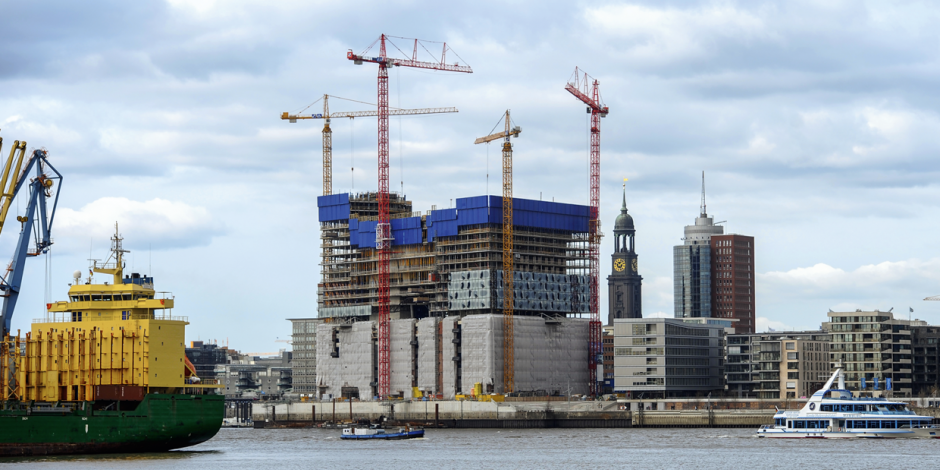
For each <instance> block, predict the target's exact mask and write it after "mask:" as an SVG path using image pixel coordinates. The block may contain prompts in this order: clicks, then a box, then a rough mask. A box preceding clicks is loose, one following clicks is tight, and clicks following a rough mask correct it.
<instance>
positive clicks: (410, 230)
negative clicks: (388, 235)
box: [391, 217, 422, 245]
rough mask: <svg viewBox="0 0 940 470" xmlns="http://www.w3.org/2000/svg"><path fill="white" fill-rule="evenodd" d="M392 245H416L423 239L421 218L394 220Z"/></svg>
mask: <svg viewBox="0 0 940 470" xmlns="http://www.w3.org/2000/svg"><path fill="white" fill-rule="evenodd" d="M391 223H392V238H394V240H392V245H416V244H419V243H421V242H422V239H421V217H406V218H404V219H392V221H391Z"/></svg>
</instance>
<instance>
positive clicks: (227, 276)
mask: <svg viewBox="0 0 940 470" xmlns="http://www.w3.org/2000/svg"><path fill="white" fill-rule="evenodd" d="M445 5H446V6H445ZM0 17H2V18H6V19H8V21H5V22H4V26H3V28H0V57H2V58H3V60H0V136H2V137H3V138H4V147H3V158H6V156H7V155H8V152H9V148H10V145H11V143H12V141H13V140H15V139H19V140H26V141H27V142H28V143H29V146H30V147H45V148H46V149H48V150H49V153H50V158H51V159H52V161H53V162H54V164H55V165H57V167H58V168H59V170H60V171H61V172H62V173H63V174H64V175H65V181H64V185H63V187H62V190H61V191H62V192H61V194H62V198H61V201H60V204H61V205H60V207H59V212H58V215H57V219H56V222H55V226H54V237H55V240H56V243H55V246H54V249H53V254H52V259H51V260H48V262H47V263H46V265H48V266H49V267H48V268H47V267H45V266H44V263H42V262H40V261H38V260H31V261H30V264H29V266H28V268H27V269H28V273H27V279H26V280H25V282H24V284H25V287H24V292H23V300H22V303H21V304H20V306H19V309H18V310H17V312H16V317H15V318H14V322H13V324H14V329H16V328H22V329H26V328H28V325H29V322H30V321H31V319H33V318H37V317H40V316H41V315H42V313H43V311H44V305H43V303H44V301H45V300H46V299H45V297H46V294H44V290H45V289H43V287H44V285H45V282H44V280H43V279H44V275H45V274H46V272H45V271H46V270H47V269H48V270H49V272H48V277H49V279H51V281H50V283H49V285H48V287H47V288H48V290H49V291H51V293H52V298H53V299H64V297H65V294H66V291H67V289H68V286H67V284H68V282H70V281H71V273H72V272H73V271H74V270H76V269H85V268H87V265H88V261H87V260H88V258H89V257H91V258H106V257H107V252H106V248H107V244H108V237H109V235H110V233H111V232H112V231H113V224H114V222H115V221H118V222H120V224H121V231H122V233H123V235H124V236H125V245H126V247H128V248H130V249H131V250H132V254H131V255H130V257H129V259H128V262H129V265H130V266H131V267H132V268H133V270H134V271H139V272H150V273H153V274H154V275H155V276H156V278H157V279H156V281H157V283H158V285H157V287H158V289H159V290H167V291H172V292H173V294H174V295H175V296H176V299H177V305H178V307H177V308H176V309H175V312H174V313H175V314H177V315H186V316H189V318H190V321H191V325H190V327H189V329H188V333H187V334H188V335H189V338H188V339H213V338H215V339H218V340H220V341H222V342H224V341H226V340H228V341H229V343H230V345H231V346H233V347H236V348H239V349H242V350H246V351H250V352H268V351H276V350H277V349H278V348H282V347H284V346H285V345H284V344H283V343H277V342H275V340H276V339H277V338H281V339H284V338H286V337H288V336H289V335H290V324H289V322H287V321H286V320H285V319H286V318H292V317H304V316H314V315H315V314H316V300H315V297H314V295H315V294H314V292H315V290H314V288H315V284H316V283H317V282H318V279H319V267H318V251H319V248H318V230H317V221H316V196H317V195H319V194H321V193H322V187H321V178H320V174H321V173H320V172H321V158H320V157H321V151H320V146H321V139H320V131H321V126H322V123H320V122H318V121H304V122H300V123H296V124H289V123H287V122H283V121H281V120H280V119H279V115H280V113H281V112H283V111H291V112H294V111H300V110H302V109H304V108H305V107H306V106H307V105H309V104H310V103H312V102H314V101H315V100H317V99H318V98H319V97H320V96H322V95H323V94H324V93H328V94H331V95H336V96H342V97H345V98H350V99H354V100H359V101H363V102H366V103H374V102H375V94H376V79H375V75H376V67H375V66H374V65H368V64H367V65H363V66H355V65H353V64H352V63H351V62H350V61H348V60H347V59H346V51H347V50H348V49H353V50H354V51H356V52H362V51H363V50H365V49H366V48H367V47H368V46H369V45H370V44H372V43H373V41H374V40H375V39H376V38H378V37H379V35H380V34H381V33H386V34H389V35H393V36H402V37H417V38H421V39H427V40H433V41H446V42H447V44H448V45H449V46H450V47H451V48H452V50H453V52H454V53H456V54H458V55H459V57H458V56H454V55H451V54H448V58H449V61H450V60H459V61H460V62H461V63H466V64H469V65H470V66H472V67H473V71H474V73H473V74H458V73H445V72H431V71H425V70H416V69H407V68H396V69H393V70H392V71H391V73H390V87H389V91H390V93H389V94H390V103H391V105H392V106H396V107H402V108H418V107H437V106H455V107H457V108H459V109H460V113H459V114H448V115H434V116H415V117H406V118H400V119H396V118H393V119H392V121H391V132H390V134H391V144H390V147H391V168H392V169H391V180H392V186H393V188H394V189H396V190H403V191H404V192H405V194H406V195H407V196H408V197H409V199H411V200H412V201H414V204H415V208H416V209H417V210H427V209H430V208H431V206H432V205H437V207H439V208H440V207H446V206H447V205H449V204H450V203H451V199H452V198H457V197H465V196H472V195H480V194H485V193H487V192H489V193H490V194H499V191H500V188H499V166H498V165H499V160H498V153H499V150H498V148H497V147H495V146H491V147H490V148H487V146H483V145H477V146H474V145H473V140H474V138H476V137H479V136H481V135H485V134H487V133H489V132H490V130H491V129H492V128H493V126H494V125H495V124H496V122H497V121H498V120H499V118H500V114H501V113H502V112H503V111H504V110H505V109H507V108H510V109H512V116H513V121H515V123H516V124H518V125H520V126H522V128H523V133H522V136H520V138H519V139H517V140H515V141H514V143H515V154H514V158H515V160H514V161H515V182H514V184H515V194H516V196H517V197H527V198H533V199H538V198H539V197H541V198H543V199H546V200H550V199H553V198H554V200H556V201H563V202H572V203H582V204H583V203H587V200H588V187H587V184H588V181H587V151H588V149H587V142H588V128H587V124H588V122H587V115H586V114H585V112H584V106H583V105H581V104H580V103H579V102H577V101H576V100H575V98H574V97H572V96H571V95H569V94H568V93H567V92H565V90H564V85H565V83H566V82H567V80H568V79H569V77H570V76H571V74H572V72H573V70H574V68H575V66H578V67H581V68H582V69H584V70H586V71H587V72H588V73H590V74H591V75H592V76H594V77H595V78H597V79H598V80H599V81H600V83H601V91H602V96H603V99H604V101H605V102H606V104H607V105H608V106H609V107H610V110H611V111H610V115H609V117H608V118H606V119H605V120H604V121H603V133H602V154H601V155H602V156H601V160H602V163H601V168H602V200H601V202H602V220H603V221H604V224H605V227H607V228H608V229H609V228H610V227H612V224H613V220H614V218H615V217H616V215H617V213H618V210H619V207H620V197H621V184H622V181H623V178H625V177H626V178H629V180H630V181H629V183H627V184H628V187H627V199H628V205H629V207H630V212H631V214H632V215H633V216H634V217H635V219H636V223H637V228H638V234H637V246H638V252H639V255H640V270H641V274H642V275H643V276H644V290H643V295H644V315H646V316H657V315H658V316H663V315H668V316H671V314H672V300H673V299H672V249H671V247H672V246H673V245H675V244H678V243H681V241H680V237H681V236H682V228H683V226H684V225H687V224H690V223H692V222H693V219H694V217H695V216H696V215H697V213H698V210H699V197H700V189H701V188H700V174H701V172H702V171H705V172H706V178H707V189H708V212H709V214H711V215H713V216H714V217H715V218H716V220H726V221H727V223H726V224H725V225H726V227H727V230H728V231H729V232H733V233H741V234H746V235H752V236H754V237H755V238H756V246H757V271H758V276H757V282H758V288H757V315H758V317H759V319H758V326H759V328H760V329H765V328H767V327H768V326H769V327H773V328H777V329H780V328H816V327H819V324H820V323H821V322H822V321H824V319H825V314H826V312H827V311H828V309H830V308H831V309H833V310H846V309H849V310H854V309H856V308H864V309H874V308H879V309H882V310H887V309H889V308H892V307H894V309H895V310H894V311H895V312H904V314H906V313H907V312H908V308H909V307H913V308H914V310H915V313H914V316H916V317H919V318H922V319H926V320H928V321H930V322H932V323H935V324H940V303H932V302H924V301H923V300H922V299H923V298H924V297H927V296H930V295H937V294H940V254H938V253H937V249H936V247H937V242H936V240H934V239H933V236H934V235H936V232H937V230H936V226H937V224H938V220H940V210H938V203H940V186H938V176H940V161H938V159H937V157H936V156H937V154H938V150H940V138H938V135H940V115H938V109H940V98H938V96H940V94H938V93H937V91H938V79H940V60H938V59H940V57H938V52H937V51H938V45H940V40H938V39H940V37H938V32H940V30H938V29H937V28H936V24H938V20H940V8H938V7H937V6H936V5H934V4H933V3H931V2H904V1H895V2H878V1H856V0H853V1H838V0H833V1H820V0H814V1H799V0H791V1H786V2H783V1H780V2H774V1H740V2H734V1H722V2H687V1H682V2H679V1H655V2H652V1H650V2H642V1H639V2H629V3H628V2H624V3H612V2H603V1H600V2H597V1H595V2H577V1H574V2H572V1H564V2H561V1H551V0H548V1H546V0H543V1H539V2H525V1H516V2H509V3H507V2H488V1H483V2H473V3H472V4H468V5H466V6H454V5H450V4H444V3H437V4H432V3H429V2H413V1H402V2H295V1H280V2H263V1H226V2H220V1H212V0H186V1H184V0H168V1H151V0H139V1H135V2H123V1H96V0H89V1H86V2H80V3H77V2H72V1H34V2H11V1H7V2H0ZM396 41H398V40H396ZM399 42H401V44H400V47H401V48H402V49H405V48H406V47H407V46H406V45H405V42H404V41H399ZM436 47H439V45H437V46H436ZM396 53H397V51H396ZM427 58H428V59H430V56H428V57H427ZM318 106H320V105H319V104H316V105H314V106H313V107H312V108H310V110H309V111H313V110H316V109H317V107H318ZM331 109H332V110H333V111H345V110H348V111H355V110H360V109H368V106H365V105H363V104H359V103H353V102H341V101H336V100H331ZM309 111H308V112H309ZM333 129H334V133H333V144H334V168H335V169H334V183H333V187H334V192H343V191H349V190H354V191H364V190H374V189H375V187H376V169H375V167H376V124H375V121H374V120H373V119H371V118H365V119H359V120H355V121H347V120H335V121H334V123H333ZM353 168H354V170H353ZM488 172H489V176H490V178H489V180H488V179H487V173H488ZM23 204H24V203H23V202H19V203H18V207H19V209H18V210H20V211H22V210H23V209H22V206H23ZM14 226H15V224H10V225H8V227H7V231H5V232H4V233H3V234H2V237H0V249H2V250H4V251H3V252H5V253H9V252H11V251H12V246H13V245H12V244H13V239H14V238H15V235H16V233H15V232H16V230H15V229H14V228H11V227H14ZM612 243H613V242H612V237H610V236H608V237H607V238H606V239H605V246H604V252H603V253H602V259H603V264H602V272H604V273H608V272H610V257H609V254H610V252H611V245H612ZM603 294H604V297H603V298H606V293H603ZM606 314H607V313H606V305H604V308H603V312H602V316H603V318H606Z"/></svg>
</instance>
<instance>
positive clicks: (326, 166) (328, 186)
mask: <svg viewBox="0 0 940 470" xmlns="http://www.w3.org/2000/svg"><path fill="white" fill-rule="evenodd" d="M333 98H338V99H341V100H347V101H356V100H348V99H346V98H341V97H339V96H333ZM321 99H322V100H323V113H322V114H321V113H313V114H290V113H281V119H283V120H286V121H288V122H297V120H298V119H300V120H303V119H323V195H324V196H329V195H330V194H333V130H332V129H330V119H331V118H349V119H354V118H357V117H368V116H378V115H379V112H378V110H372V111H341V112H338V113H332V114H331V113H330V95H323V98H321ZM317 101H320V100H317ZM357 102H358V103H361V101H357ZM313 104H316V101H314V102H313ZM364 104H368V103H364ZM311 106H312V104H311ZM372 106H374V105H372ZM456 112H457V108H453V107H451V108H418V109H396V108H392V109H389V111H388V114H389V115H390V116H411V115H415V114H439V113H456Z"/></svg>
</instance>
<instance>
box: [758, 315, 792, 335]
mask: <svg viewBox="0 0 940 470" xmlns="http://www.w3.org/2000/svg"><path fill="white" fill-rule="evenodd" d="M755 323H756V330H755V331H757V332H759V333H762V332H765V331H769V330H770V329H771V328H773V329H774V330H775V331H794V330H796V328H793V327H792V326H790V325H787V324H786V323H783V322H780V321H774V320H770V319H768V318H766V317H757V319H756V322H755Z"/></svg>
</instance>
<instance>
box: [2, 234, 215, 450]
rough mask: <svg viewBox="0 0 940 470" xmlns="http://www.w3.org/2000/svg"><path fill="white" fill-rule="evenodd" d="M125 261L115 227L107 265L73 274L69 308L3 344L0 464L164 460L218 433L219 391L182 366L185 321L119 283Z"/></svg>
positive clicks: (63, 304)
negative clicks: (18, 459) (101, 457)
mask: <svg viewBox="0 0 940 470" xmlns="http://www.w3.org/2000/svg"><path fill="white" fill-rule="evenodd" d="M25 225H26V224H24V226H25ZM125 253H127V251H126V250H124V249H123V247H122V238H121V237H120V234H119V233H118V231H117V224H115V235H114V237H113V238H112V239H111V256H110V257H109V258H108V260H107V261H106V262H105V263H103V264H99V263H98V262H95V261H93V262H92V266H91V267H90V269H89V273H88V277H87V278H85V279H82V277H81V276H82V273H81V272H80V271H76V273H75V276H74V282H73V283H72V284H70V285H71V287H70V288H69V293H68V296H69V297H68V300H67V301H60V302H54V303H50V304H47V305H46V315H45V318H42V319H38V320H33V323H32V325H31V328H30V331H29V332H28V333H26V334H25V338H22V337H21V336H20V333H19V332H17V333H16V335H15V336H14V335H9V334H7V335H6V336H5V337H4V339H3V341H2V350H0V360H2V362H0V394H2V395H0V400H2V403H3V406H2V409H0V456H32V455H53V454H80V453H112V452H159V451H167V450H171V449H178V448H182V447H187V446H192V445H196V444H199V443H201V442H205V441H206V440H208V439H210V438H212V436H214V435H215V434H216V433H217V432H218V430H219V428H220V427H221V426H222V420H223V417H224V408H225V398H224V396H223V395H219V394H214V393H213V392H214V389H217V388H221V386H220V385H218V384H217V383H215V381H211V380H200V378H199V377H198V376H197V375H196V371H195V368H194V367H193V365H192V364H191V363H190V362H189V361H188V360H187V359H186V355H185V346H184V341H185V328H186V325H188V324H189V323H188V319H187V318H186V317H179V316H174V315H173V314H172V312H173V306H174V299H173V297H172V295H170V294H169V293H161V292H157V291H155V290H154V287H153V282H154V280H153V278H152V277H150V276H147V275H139V274H137V273H134V274H130V275H125V274H124V267H125V264H124V260H123V257H124V256H123V255H124V254H125ZM94 273H99V274H104V275H107V277H108V278H109V280H108V281H104V282H101V283H97V282H95V280H94V278H93V274H94ZM109 281H110V282H109ZM4 300H5V301H6V300H8V299H4Z"/></svg>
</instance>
